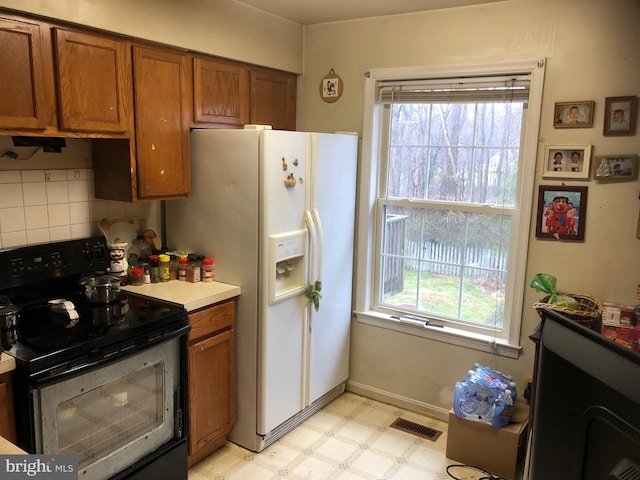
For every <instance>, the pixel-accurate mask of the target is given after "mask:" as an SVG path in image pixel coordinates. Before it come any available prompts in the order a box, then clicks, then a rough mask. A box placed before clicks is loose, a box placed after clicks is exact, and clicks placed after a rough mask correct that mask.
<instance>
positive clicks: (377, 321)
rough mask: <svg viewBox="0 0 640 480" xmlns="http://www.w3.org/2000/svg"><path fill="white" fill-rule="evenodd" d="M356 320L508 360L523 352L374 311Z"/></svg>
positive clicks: (454, 330) (500, 342)
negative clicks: (413, 323) (410, 322)
mask: <svg viewBox="0 0 640 480" xmlns="http://www.w3.org/2000/svg"><path fill="white" fill-rule="evenodd" d="M356 318H357V320H358V322H360V323H363V324H366V325H372V326H374V327H380V328H386V329H389V330H393V331H395V332H401V333H407V334H409V335H416V336H418V337H423V338H428V339H430V340H435V341H438V342H444V343H449V344H451V345H457V346H460V347H465V348H471V349H473V350H479V351H481V352H488V353H493V354H495V355H501V356H503V357H508V358H518V356H519V355H520V350H522V347H521V346H519V345H510V344H508V343H506V342H505V341H503V340H500V339H495V338H493V337H490V336H487V335H480V334H477V333H471V332H467V331H464V330H460V329H457V328H453V327H448V326H445V327H429V326H427V327H424V326H415V325H411V324H406V323H400V321H398V320H396V319H393V318H391V317H389V315H383V314H381V313H377V312H373V311H367V312H356Z"/></svg>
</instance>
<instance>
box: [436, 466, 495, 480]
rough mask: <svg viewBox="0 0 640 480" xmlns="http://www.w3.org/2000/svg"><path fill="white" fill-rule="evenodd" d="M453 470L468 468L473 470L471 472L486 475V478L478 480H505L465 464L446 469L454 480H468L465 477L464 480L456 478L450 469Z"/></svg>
mask: <svg viewBox="0 0 640 480" xmlns="http://www.w3.org/2000/svg"><path fill="white" fill-rule="evenodd" d="M451 468H468V469H471V470H475V471H477V472H482V473H484V474H485V475H486V477H480V478H478V480H504V478H502V477H496V476H494V475H492V474H490V473H489V472H487V471H486V470H483V469H482V468H479V467H474V466H473V465H464V464H461V463H459V464H453V465H448V466H447V469H446V471H447V475H449V476H450V477H451V478H453V479H454V480H463V479H464V478H467V477H463V478H461V477H456V476H455V475H454V474H452V473H451V472H450V471H449V469H451Z"/></svg>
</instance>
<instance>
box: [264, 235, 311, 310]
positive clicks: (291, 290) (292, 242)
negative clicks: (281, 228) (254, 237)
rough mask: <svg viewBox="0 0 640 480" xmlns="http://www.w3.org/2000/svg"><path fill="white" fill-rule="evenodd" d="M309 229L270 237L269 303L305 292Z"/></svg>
mask: <svg viewBox="0 0 640 480" xmlns="http://www.w3.org/2000/svg"><path fill="white" fill-rule="evenodd" d="M306 258H307V231H306V230H297V231H295V232H289V233H283V234H281V235H273V236H270V237H269V305H271V304H274V303H277V302H280V301H282V300H284V299H286V298H289V297H292V296H294V295H299V294H301V293H303V292H304V287H305V283H306V278H307V261H306Z"/></svg>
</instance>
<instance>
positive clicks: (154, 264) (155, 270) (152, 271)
mask: <svg viewBox="0 0 640 480" xmlns="http://www.w3.org/2000/svg"><path fill="white" fill-rule="evenodd" d="M149 262H151V266H150V267H149V275H150V277H151V283H158V282H159V281H160V266H159V265H158V263H159V258H158V255H149Z"/></svg>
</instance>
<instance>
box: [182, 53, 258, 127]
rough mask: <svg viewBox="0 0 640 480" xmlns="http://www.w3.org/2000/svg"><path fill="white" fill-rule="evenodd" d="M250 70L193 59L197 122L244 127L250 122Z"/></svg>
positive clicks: (224, 62) (218, 62)
mask: <svg viewBox="0 0 640 480" xmlns="http://www.w3.org/2000/svg"><path fill="white" fill-rule="evenodd" d="M249 107H250V103H249V70H248V69H247V68H246V67H243V66H240V65H237V64H235V63H233V62H226V61H224V60H217V59H214V58H204V57H194V58H193V115H194V117H193V121H194V125H195V126H202V124H216V125H217V124H222V125H237V126H242V125H244V124H245V123H248V122H249Z"/></svg>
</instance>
